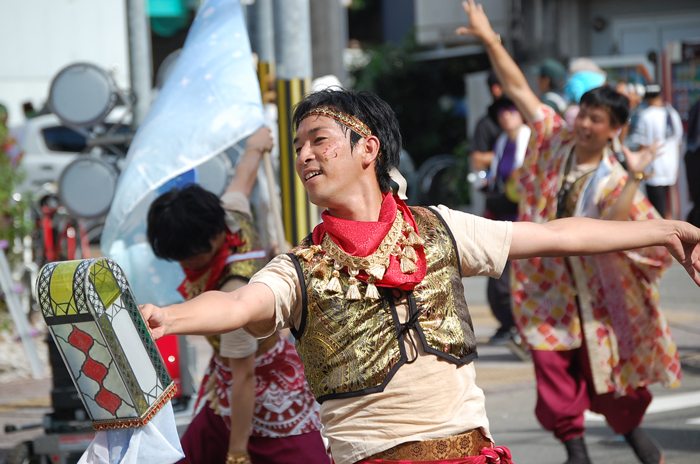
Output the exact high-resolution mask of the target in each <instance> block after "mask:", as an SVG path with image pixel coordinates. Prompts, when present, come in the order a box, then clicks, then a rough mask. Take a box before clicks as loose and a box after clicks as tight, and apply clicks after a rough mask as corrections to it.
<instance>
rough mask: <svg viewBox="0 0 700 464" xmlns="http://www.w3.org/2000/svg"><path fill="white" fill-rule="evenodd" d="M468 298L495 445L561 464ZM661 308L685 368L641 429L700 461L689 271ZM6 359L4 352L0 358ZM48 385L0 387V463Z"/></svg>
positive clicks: (694, 305) (596, 437) (603, 442)
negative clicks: (9, 429)
mask: <svg viewBox="0 0 700 464" xmlns="http://www.w3.org/2000/svg"><path fill="white" fill-rule="evenodd" d="M464 282H465V293H466V295H467V301H468V302H469V307H470V311H471V313H472V317H473V320H474V326H475V332H476V336H477V340H478V341H479V342H480V343H479V359H477V360H476V361H475V365H476V370H477V383H478V385H479V386H481V388H483V389H484V391H485V394H486V409H487V413H488V416H489V420H490V422H491V432H492V434H493V436H494V439H495V440H496V443H498V444H503V445H505V446H508V447H509V448H510V450H511V451H512V453H513V458H514V462H515V463H517V464H561V463H563V462H564V461H565V460H566V453H565V451H564V448H563V446H562V445H561V444H560V443H559V442H557V441H556V440H555V439H554V438H553V436H552V435H551V434H550V433H549V432H547V431H545V430H543V429H542V427H541V426H540V425H539V423H538V422H537V419H536V418H535V415H534V408H535V401H536V394H535V378H534V373H533V369H532V364H531V363H530V362H523V361H520V360H519V359H518V358H517V357H516V356H514V355H513V354H512V353H511V352H510V351H509V350H508V349H507V348H505V347H497V346H489V345H487V344H486V341H487V340H488V338H489V337H490V336H491V335H492V334H493V332H494V331H495V330H496V327H497V322H496V320H495V319H494V318H493V316H491V313H490V310H489V308H488V306H487V303H486V297H485V296H486V278H482V277H474V278H470V279H465V281H464ZM660 294H661V306H662V308H663V309H664V313H665V314H666V317H667V319H668V321H669V325H670V326H671V331H672V332H673V335H674V338H675V340H676V343H677V345H678V348H679V351H680V355H681V361H682V366H683V380H682V383H681V386H680V387H679V388H677V389H674V390H666V389H664V388H661V387H659V386H658V385H654V386H652V388H651V390H652V392H653V393H654V401H653V402H652V405H651V406H650V409H649V411H648V412H647V415H646V418H645V421H644V424H643V427H644V428H645V430H646V431H647V432H648V433H649V434H650V435H651V436H653V437H654V438H655V439H656V440H657V441H658V442H659V443H660V444H661V445H662V447H663V448H664V450H665V452H666V464H699V463H700V289H698V288H696V287H695V286H694V284H693V282H692V281H691V280H690V278H689V277H688V276H687V275H686V274H685V271H684V270H683V269H682V268H681V267H680V266H679V265H674V266H673V267H671V268H670V269H669V270H668V271H667V272H666V274H665V275H664V278H663V280H662V285H661V289H660ZM191 341H192V343H193V345H194V346H195V350H196V354H197V370H198V372H200V373H201V372H202V371H203V370H204V368H205V367H206V364H207V362H208V358H209V356H210V353H211V352H210V351H209V350H210V349H209V347H208V345H207V344H206V342H204V341H203V338H202V337H192V338H191ZM0 357H1V354H0ZM50 389H51V381H50V379H48V378H44V379H37V380H34V379H28V380H21V381H15V382H10V383H4V384H0V428H1V429H2V430H0V463H3V462H4V460H5V458H6V457H7V454H8V452H9V450H10V449H12V448H13V447H14V446H15V445H17V444H19V443H21V442H23V441H26V440H31V439H32V438H33V437H36V436H37V435H40V434H41V433H42V429H41V428H38V429H31V430H27V431H22V432H16V433H12V434H5V433H4V426H5V425H6V424H13V425H21V424H31V423H37V422H41V420H42V417H43V415H44V414H45V413H47V412H49V411H50V401H49V393H50ZM586 427H587V436H586V441H587V444H588V448H589V453H590V455H591V458H592V460H593V462H595V463H599V464H602V463H607V464H628V463H635V462H638V461H637V460H636V458H635V457H634V454H633V453H632V451H631V449H630V448H629V447H628V446H627V444H626V443H624V441H620V439H619V437H616V436H615V435H614V434H613V432H612V431H611V430H610V429H609V428H608V427H607V426H606V424H605V422H604V421H601V420H600V418H599V417H596V416H595V415H590V417H587V420H586Z"/></svg>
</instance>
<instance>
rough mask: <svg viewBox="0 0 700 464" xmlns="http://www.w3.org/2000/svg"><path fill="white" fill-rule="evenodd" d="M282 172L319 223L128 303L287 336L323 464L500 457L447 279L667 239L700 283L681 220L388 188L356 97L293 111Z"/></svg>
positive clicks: (391, 147)
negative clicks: (499, 209)
mask: <svg viewBox="0 0 700 464" xmlns="http://www.w3.org/2000/svg"><path fill="white" fill-rule="evenodd" d="M293 123H294V126H295V128H296V129H297V132H296V137H295V139H294V146H295V147H296V152H297V158H296V170H297V174H298V175H299V177H300V179H301V181H302V183H303V184H304V186H305V188H306V191H307V192H308V195H309V198H310V200H311V201H312V202H314V203H315V204H317V205H318V206H320V207H322V208H324V209H325V211H324V212H323V223H322V224H321V225H319V226H317V227H316V228H315V229H314V232H313V234H311V235H310V236H309V237H308V238H306V239H305V240H304V241H303V242H302V243H301V244H300V245H299V247H297V248H296V249H294V250H293V251H292V252H291V253H289V254H286V255H282V256H278V257H277V258H275V259H274V260H273V261H271V262H270V263H269V264H268V265H267V266H266V267H265V268H263V269H262V270H261V271H259V272H258V273H257V274H256V275H254V276H253V277H252V278H251V279H250V283H249V284H248V285H247V286H245V287H242V288H240V289H238V290H236V291H234V292H230V293H224V292H216V291H213V292H206V293H204V294H202V295H200V296H199V297H197V298H194V299H192V300H190V301H188V302H186V303H182V304H179V305H173V306H169V307H165V308H160V307H156V306H153V305H144V306H143V307H142V311H143V315H144V318H145V320H147V321H148V324H149V326H150V328H151V330H152V331H153V335H154V336H155V337H160V336H162V335H165V334H170V333H195V334H212V333H220V332H224V331H230V330H233V329H237V328H239V327H245V330H246V331H248V332H249V333H251V334H254V335H255V336H258V337H265V336H267V335H269V334H270V333H272V332H273V331H274V330H276V329H278V328H281V327H289V328H291V330H292V333H293V334H294V336H295V337H296V344H297V350H298V352H299V355H300V357H301V359H302V362H303V364H304V369H305V372H306V376H307V379H308V381H309V385H310V387H311V391H312V392H313V393H314V395H315V396H316V399H317V400H318V402H319V403H321V422H322V423H323V426H324V432H323V433H324V435H325V437H326V438H327V439H328V442H329V446H330V451H331V455H332V457H333V459H334V461H335V462H336V464H352V463H382V462H396V461H409V462H421V461H438V460H439V461H440V462H450V463H461V464H467V463H485V462H494V463H495V462H500V463H509V462H511V458H510V452H509V451H508V450H507V449H506V448H504V447H496V446H494V444H493V441H492V438H491V433H490V431H489V426H488V420H487V418H486V413H485V407H484V395H483V392H482V391H481V390H480V389H479V388H478V387H477V386H476V385H475V382H474V379H475V371H474V366H473V363H472V361H473V359H474V358H476V356H477V354H476V343H475V338H474V332H473V327H472V321H471V317H470V315H469V310H468V308H467V302H466V301H465V297H464V289H463V287H462V281H461V279H462V277H469V276H475V275H488V276H492V277H498V276H499V275H500V273H501V271H502V270H503V267H504V266H505V263H506V261H507V260H508V259H522V258H529V257H533V256H542V255H546V256H563V255H572V254H574V255H575V254H591V253H605V252H611V251H618V250H622V249H626V248H637V247H645V246H652V245H666V246H668V247H669V249H670V250H671V252H672V253H673V254H674V256H676V258H677V259H678V260H679V261H681V262H682V263H683V264H684V266H685V268H686V269H687V270H688V272H689V273H691V274H693V278H694V280H695V281H696V283H698V284H699V285H700V275H697V274H695V269H700V247H698V246H697V243H698V242H699V241H700V230H699V229H696V228H694V227H692V226H690V225H689V224H687V223H682V222H671V221H663V220H656V221H653V220H652V221H644V222H640V223H631V222H624V223H623V222H619V223H618V222H610V221H596V220H592V219H587V218H567V219H562V220H558V221H552V222H551V223H548V224H534V223H526V222H522V223H512V222H506V221H501V222H498V221H490V220H488V219H484V218H479V217H476V216H473V215H469V214H465V213H461V212H457V211H453V210H450V209H448V208H446V207H444V206H439V207H436V208H421V207H408V206H406V205H405V204H404V203H403V202H402V201H401V200H400V199H399V198H397V197H395V196H393V195H391V193H390V177H389V172H390V170H391V169H392V168H394V167H396V166H397V165H398V162H399V149H400V147H401V136H400V133H399V127H398V123H397V120H396V117H395V115H394V113H393V111H392V110H391V109H390V107H389V106H388V105H387V104H386V103H385V102H383V101H382V100H380V99H379V98H378V97H377V96H375V95H373V94H371V93H354V92H351V91H332V90H331V91H322V92H317V93H313V94H310V95H308V96H307V97H306V98H305V99H304V100H302V101H301V102H300V103H299V104H298V105H297V107H296V108H295V110H294V115H293Z"/></svg>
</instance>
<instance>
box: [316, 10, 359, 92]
mask: <svg viewBox="0 0 700 464" xmlns="http://www.w3.org/2000/svg"><path fill="white" fill-rule="evenodd" d="M349 3H350V2H349V1H346V0H311V24H312V26H313V27H312V28H311V41H312V48H313V55H312V56H313V77H315V78H316V77H321V76H325V75H328V74H332V75H334V76H335V77H337V78H338V79H340V82H345V66H344V65H343V52H344V51H345V49H346V48H347V46H348V11H347V4H349Z"/></svg>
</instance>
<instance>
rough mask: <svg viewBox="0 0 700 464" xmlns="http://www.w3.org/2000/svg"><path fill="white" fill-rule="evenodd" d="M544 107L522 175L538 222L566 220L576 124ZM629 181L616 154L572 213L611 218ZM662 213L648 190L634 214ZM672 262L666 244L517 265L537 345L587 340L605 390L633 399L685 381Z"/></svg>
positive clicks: (523, 216)
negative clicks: (666, 278) (666, 274)
mask: <svg viewBox="0 0 700 464" xmlns="http://www.w3.org/2000/svg"><path fill="white" fill-rule="evenodd" d="M542 112H543V113H544V117H542V118H541V119H540V120H538V121H536V122H535V123H534V124H533V125H532V127H533V135H532V137H531V139H530V146H529V149H528V153H527V155H526V158H525V162H524V164H523V166H522V168H521V169H520V171H519V172H518V174H517V175H518V176H519V177H520V183H519V196H520V198H519V199H520V204H519V219H520V220H522V221H532V222H538V223H545V222H548V221H551V220H553V219H555V218H556V213H557V202H558V199H557V194H558V193H559V190H560V188H561V186H562V181H563V179H564V177H565V173H566V171H567V165H568V166H570V164H569V162H568V161H569V157H570V156H572V155H573V145H574V139H573V134H572V133H571V132H570V131H569V130H568V128H567V127H566V123H564V122H563V121H562V119H561V118H560V117H559V116H558V115H557V114H556V113H554V111H553V110H551V109H550V108H548V107H542ZM626 180H627V173H626V171H625V169H624V168H623V167H622V166H621V165H620V163H619V162H618V161H617V159H616V158H615V157H614V156H613V155H612V153H611V152H609V151H607V150H606V152H605V154H604V157H603V160H602V161H601V163H600V164H599V166H598V168H597V169H596V170H595V171H594V172H593V173H592V174H590V175H589V177H588V179H586V180H585V181H583V182H580V183H577V184H578V186H577V187H574V188H572V190H571V191H570V202H571V203H572V204H573V207H572V208H571V210H572V212H573V214H570V215H573V216H586V217H593V218H601V217H605V215H606V214H607V212H608V211H609V210H610V208H611V207H612V205H613V204H614V202H615V200H616V199H617V197H618V196H619V195H620V193H621V192H622V189H623V187H624V185H625V182H626ZM658 217H659V215H658V213H657V212H656V210H654V208H653V207H652V206H651V204H650V203H649V201H648V200H647V199H646V197H644V195H642V194H641V193H640V192H639V191H638V192H637V194H636V196H635V198H634V203H633V205H632V208H631V213H630V219H632V220H636V221H638V220H645V219H651V218H658ZM670 264H671V257H670V254H669V252H668V251H667V250H666V249H665V248H663V247H650V248H644V249H638V250H632V251H628V252H623V253H613V254H608V255H600V256H582V257H571V258H533V259H529V260H518V261H513V271H512V274H511V277H512V290H513V303H514V305H513V312H514V316H515V320H516V323H517V325H518V327H519V328H520V331H521V333H522V334H523V336H524V337H525V338H526V340H527V342H528V344H529V345H530V347H531V348H532V349H534V350H545V351H558V350H573V349H576V348H580V347H581V346H582V339H583V337H584V336H585V338H586V343H585V346H586V348H587V349H588V355H589V359H590V360H591V371H592V373H593V381H594V386H595V391H596V393H598V394H603V393H607V392H612V391H615V392H617V393H618V394H621V395H624V394H625V393H626V392H631V391H632V390H634V389H635V388H637V387H641V386H646V385H648V384H650V383H653V382H661V383H662V384H663V385H664V386H666V387H671V388H673V387H676V386H678V385H679V382H680V375H681V369H680V360H679V358H678V351H677V348H676V346H675V344H674V342H673V339H672V338H671V333H670V330H669V327H668V325H667V323H666V320H665V318H664V316H663V314H661V312H660V310H659V296H658V284H659V281H660V278H661V274H662V273H663V271H664V269H665V268H667V267H668V266H669V265H670Z"/></svg>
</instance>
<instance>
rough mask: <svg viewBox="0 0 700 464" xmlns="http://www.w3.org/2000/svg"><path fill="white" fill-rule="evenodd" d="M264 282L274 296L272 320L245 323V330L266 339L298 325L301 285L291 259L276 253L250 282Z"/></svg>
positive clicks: (299, 319)
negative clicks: (274, 333) (278, 331)
mask: <svg viewBox="0 0 700 464" xmlns="http://www.w3.org/2000/svg"><path fill="white" fill-rule="evenodd" d="M254 282H259V283H262V284H265V285H267V286H268V287H269V288H270V290H272V293H273V294H274V295H275V319H274V322H273V323H259V324H248V325H247V326H245V330H246V332H248V333H249V334H251V335H253V336H254V337H257V338H266V337H269V336H270V335H272V333H273V332H274V331H275V330H279V329H284V328H289V327H299V324H300V322H301V312H302V307H301V306H302V303H301V300H302V298H301V286H300V285H299V276H298V275H297V271H296V267H295V266H294V263H292V259H291V258H290V257H289V256H287V255H279V256H277V257H275V258H274V259H273V260H272V261H270V262H269V263H267V265H266V266H265V267H264V268H262V269H261V270H259V271H258V272H257V273H255V275H254V276H253V277H252V278H251V279H250V283H251V284H252V283H254Z"/></svg>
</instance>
